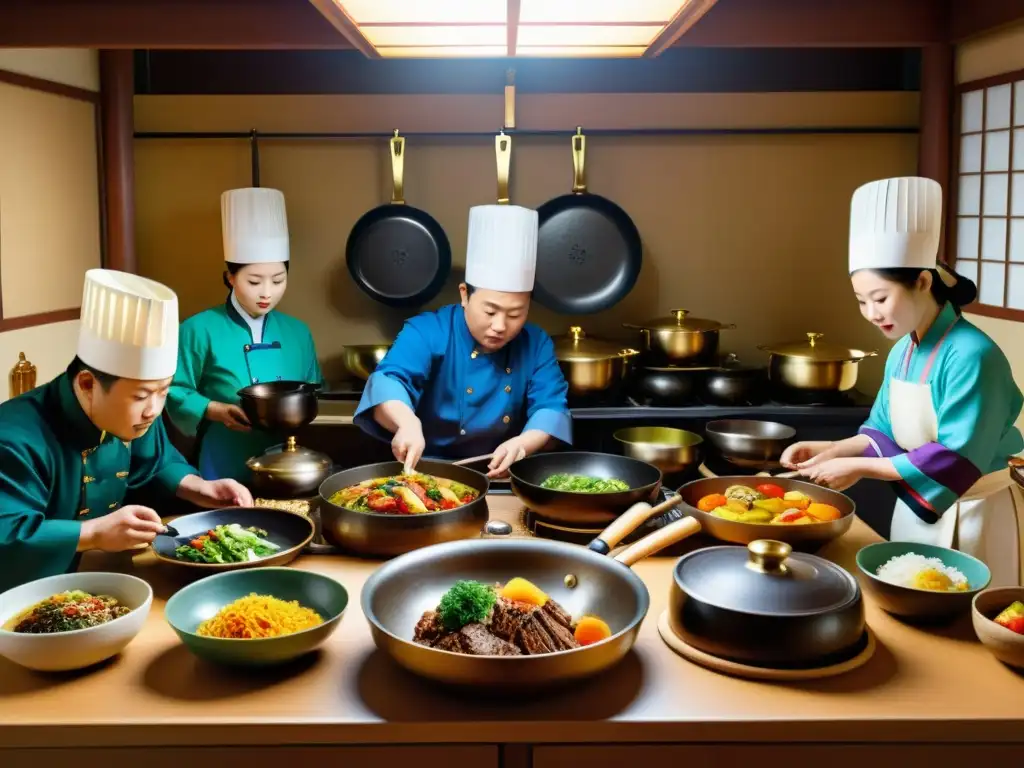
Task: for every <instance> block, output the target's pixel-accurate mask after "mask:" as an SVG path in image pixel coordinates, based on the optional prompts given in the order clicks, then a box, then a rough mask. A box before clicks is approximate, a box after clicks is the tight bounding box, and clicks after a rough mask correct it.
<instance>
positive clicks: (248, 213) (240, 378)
mask: <svg viewBox="0 0 1024 768" xmlns="http://www.w3.org/2000/svg"><path fill="white" fill-rule="evenodd" d="M221 226H222V231H223V238H224V259H225V261H226V263H227V272H226V273H225V282H226V283H227V284H228V288H229V289H230V294H229V295H228V297H227V300H226V301H225V302H224V303H223V304H221V305H218V306H216V307H211V308H210V309H207V310H205V311H203V312H200V313H199V314H197V315H193V316H192V317H190V318H189V319H188V320H186V321H185V322H184V323H182V325H181V344H180V351H179V353H178V370H177V373H175V375H174V383H173V385H172V386H171V392H170V395H169V396H168V399H167V412H168V414H169V415H170V417H171V420H172V421H173V422H174V424H175V426H177V427H178V429H180V430H181V431H182V432H184V433H185V434H186V435H189V436H191V437H195V438H197V440H198V443H199V460H198V464H199V470H200V471H201V472H202V473H203V477H210V478H220V477H230V478H234V479H235V480H238V481H241V482H246V481H247V480H248V479H249V477H250V471H249V469H248V468H247V467H246V465H245V462H246V460H247V459H249V458H251V457H252V456H258V455H260V454H262V453H264V452H265V451H266V450H267V449H268V448H270V447H271V446H272V445H274V444H275V443H279V442H280V441H281V436H280V435H271V434H268V433H266V432H262V431H260V430H254V429H252V427H251V426H250V424H249V422H248V420H247V419H246V417H245V413H243V411H242V409H241V408H240V407H239V405H238V404H239V402H240V398H239V397H238V390H240V389H243V388H244V387H247V386H249V385H250V384H258V383H259V382H266V381H282V380H284V381H306V382H311V383H315V384H320V383H321V378H322V377H321V374H320V365H319V363H318V362H317V359H316V349H315V348H314V346H313V337H312V335H311V334H310V332H309V328H308V327H307V326H306V324H305V323H304V322H302V321H301V320H299V319H298V318H295V317H292V316H290V315H286V314H284V313H283V312H279V311H277V310H276V309H275V307H276V306H277V304H278V302H280V301H281V298H282V297H283V296H284V292H285V289H286V288H287V286H288V265H289V245H288V219H287V215H286V212H285V204H284V195H283V194H282V193H281V192H279V191H278V190H276V189H266V188H262V187H252V188H246V189H232V190H229V191H227V192H225V193H224V194H223V195H222V196H221Z"/></svg>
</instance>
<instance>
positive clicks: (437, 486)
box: [330, 473, 480, 515]
mask: <svg viewBox="0 0 1024 768" xmlns="http://www.w3.org/2000/svg"><path fill="white" fill-rule="evenodd" d="M479 495H480V492H479V491H477V490H476V489H475V488H470V487H469V486H468V485H463V484H462V483H457V482H455V481H454V480H449V479H447V478H444V477H434V476H433V475H422V474H419V473H417V474H413V475H396V476H392V477H375V478H373V479H372V480H364V481H363V482H361V483H357V484H356V485H350V486H348V487H347V488H342V489H341V490H340V491H338V492H337V493H333V494H331V497H330V502H331V504H335V505H337V506H339V507H345V508H346V509H353V510H355V511H357V512H375V513H377V514H385V515H422V514H424V513H426V512H439V511H441V510H445V509H455V508H456V507H461V506H463V505H464V504H468V503H469V502H471V501H473V500H474V499H476V498H477V497H478V496H479Z"/></svg>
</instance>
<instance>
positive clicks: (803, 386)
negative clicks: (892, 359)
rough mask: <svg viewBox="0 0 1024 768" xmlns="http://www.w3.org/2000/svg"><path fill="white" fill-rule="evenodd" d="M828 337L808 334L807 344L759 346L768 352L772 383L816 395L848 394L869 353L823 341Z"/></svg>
mask: <svg viewBox="0 0 1024 768" xmlns="http://www.w3.org/2000/svg"><path fill="white" fill-rule="evenodd" d="M823 336H824V334H821V333H808V334H807V340H806V341H798V342H793V343H786V344H776V345H765V346H761V347H758V349H762V350H764V351H765V352H768V354H769V358H768V379H769V380H770V381H771V383H772V384H776V385H780V386H783V387H788V388H790V389H797V390H803V391H814V392H846V391H848V390H851V389H853V387H854V385H856V383H857V372H858V370H859V363H860V361H861V360H863V359H864V358H865V357H873V356H875V355H877V354H878V353H877V352H875V351H874V350H872V351H870V352H866V351H864V350H861V349H850V348H848V347H842V346H839V345H836V344H829V343H828V342H823V341H822V340H821V339H822V338H823Z"/></svg>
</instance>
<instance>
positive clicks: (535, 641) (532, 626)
mask: <svg viewBox="0 0 1024 768" xmlns="http://www.w3.org/2000/svg"><path fill="white" fill-rule="evenodd" d="M539 615H540V612H539V611H538V612H537V614H536V615H535V616H531V617H530V619H529V620H528V621H527V622H526V623H525V624H523V626H522V627H520V628H519V632H517V633H516V639H515V643H516V645H518V646H519V647H520V648H521V649H522V650H523V652H524V653H527V654H531V655H533V654H538V653H554V652H555V651H557V650H559V647H558V643H557V641H556V640H555V639H554V638H553V637H551V635H550V634H548V631H547V630H546V629H545V628H544V626H543V625H542V624H541V623H540V622H539V621H537V616H539Z"/></svg>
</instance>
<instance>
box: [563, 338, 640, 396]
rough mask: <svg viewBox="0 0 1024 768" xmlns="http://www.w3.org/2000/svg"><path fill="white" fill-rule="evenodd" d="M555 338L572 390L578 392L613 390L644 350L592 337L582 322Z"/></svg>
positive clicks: (587, 393)
mask: <svg viewBox="0 0 1024 768" xmlns="http://www.w3.org/2000/svg"><path fill="white" fill-rule="evenodd" d="M553 341H554V343H555V357H556V358H557V359H558V365H559V367H560V368H561V369H562V374H563V375H564V376H565V380H566V382H567V383H568V385H569V392H570V394H573V395H577V396H581V395H593V394H599V393H605V392H608V391H610V390H611V389H613V388H614V387H615V386H616V385H617V384H619V383H621V382H622V381H623V379H625V378H626V374H627V373H628V372H629V368H630V364H631V362H632V360H633V358H634V357H636V356H637V355H638V354H640V352H639V351H638V350H635V349H623V348H622V347H621V346H619V345H617V344H612V343H610V342H607V341H601V340H600V339H589V338H587V334H586V333H585V332H584V331H583V329H582V328H581V327H580V326H578V325H574V326H572V327H571V328H569V333H567V334H566V335H565V336H557V337H555V338H554V339H553Z"/></svg>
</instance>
